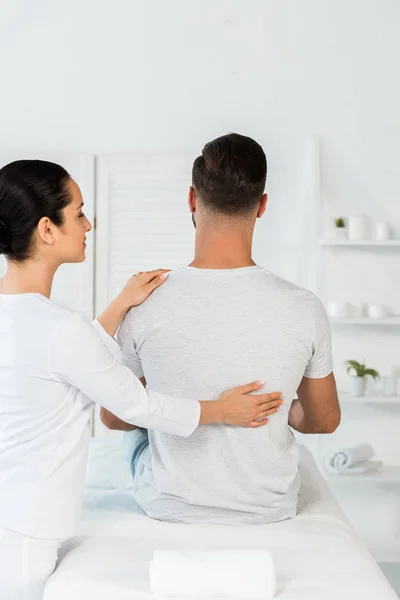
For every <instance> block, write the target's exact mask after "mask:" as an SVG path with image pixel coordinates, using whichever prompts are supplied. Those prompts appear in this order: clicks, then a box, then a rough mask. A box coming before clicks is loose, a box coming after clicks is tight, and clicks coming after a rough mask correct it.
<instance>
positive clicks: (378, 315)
mask: <svg viewBox="0 0 400 600" xmlns="http://www.w3.org/2000/svg"><path fill="white" fill-rule="evenodd" d="M368 316H369V317H371V319H384V318H385V317H388V316H389V309H388V307H387V306H380V305H378V304H370V305H369V306H368Z"/></svg>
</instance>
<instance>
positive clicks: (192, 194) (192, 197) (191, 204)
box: [188, 186, 196, 213]
mask: <svg viewBox="0 0 400 600" xmlns="http://www.w3.org/2000/svg"><path fill="white" fill-rule="evenodd" d="M188 204H189V210H190V212H191V213H194V212H196V192H195V191H194V188H193V187H192V186H190V188H189V195H188Z"/></svg>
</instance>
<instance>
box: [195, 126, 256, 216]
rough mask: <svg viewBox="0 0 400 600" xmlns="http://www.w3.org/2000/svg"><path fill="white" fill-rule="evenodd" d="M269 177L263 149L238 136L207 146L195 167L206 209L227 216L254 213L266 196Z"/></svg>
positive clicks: (197, 187) (197, 191)
mask: <svg viewBox="0 0 400 600" xmlns="http://www.w3.org/2000/svg"><path fill="white" fill-rule="evenodd" d="M266 178H267V159H266V157H265V154H264V150H263V149H262V148H261V146H260V144H257V142H255V141H254V140H253V139H251V138H249V137H246V136H244V135H239V134H237V133H230V134H228V135H224V136H222V137H219V138H217V139H216V140H213V141H212V142H209V143H208V144H206V145H205V146H204V148H203V152H202V154H201V156H198V157H197V158H196V160H195V161H194V164H193V171H192V182H193V187H194V189H195V191H196V194H197V195H198V197H199V198H200V200H201V201H202V202H203V203H204V205H205V206H206V207H208V208H210V209H211V210H213V211H214V212H219V213H223V214H225V215H232V216H234V215H245V214H247V213H249V212H251V211H252V210H253V209H254V208H255V206H256V205H257V203H258V202H259V201H260V199H261V196H262V195H263V193H264V189H265V181H266Z"/></svg>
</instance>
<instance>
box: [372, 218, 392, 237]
mask: <svg viewBox="0 0 400 600" xmlns="http://www.w3.org/2000/svg"><path fill="white" fill-rule="evenodd" d="M375 239H376V240H380V241H385V240H389V239H390V227H389V224H388V223H386V221H378V223H375Z"/></svg>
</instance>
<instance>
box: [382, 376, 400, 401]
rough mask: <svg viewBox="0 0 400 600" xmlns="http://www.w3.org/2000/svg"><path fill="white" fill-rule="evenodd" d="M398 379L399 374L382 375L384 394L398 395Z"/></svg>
mask: <svg viewBox="0 0 400 600" xmlns="http://www.w3.org/2000/svg"><path fill="white" fill-rule="evenodd" d="M397 380H398V377H397V375H385V376H384V377H382V394H383V395H384V396H396V394H397Z"/></svg>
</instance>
